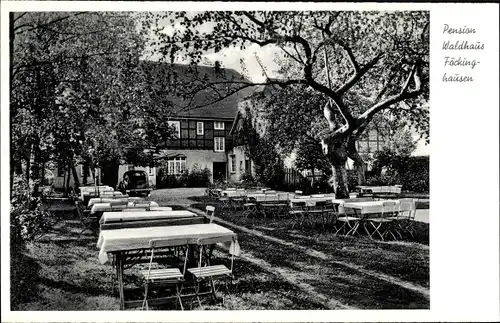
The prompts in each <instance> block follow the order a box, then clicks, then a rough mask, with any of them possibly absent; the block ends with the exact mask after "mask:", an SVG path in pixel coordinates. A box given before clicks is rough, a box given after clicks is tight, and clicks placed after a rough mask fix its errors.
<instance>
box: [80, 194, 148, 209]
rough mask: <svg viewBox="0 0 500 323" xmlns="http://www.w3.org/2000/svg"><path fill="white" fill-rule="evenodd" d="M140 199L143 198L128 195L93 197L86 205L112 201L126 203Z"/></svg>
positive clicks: (90, 205)
mask: <svg viewBox="0 0 500 323" xmlns="http://www.w3.org/2000/svg"><path fill="white" fill-rule="evenodd" d="M141 200H144V199H142V198H140V197H128V196H115V197H113V196H109V197H108V196H106V197H93V198H91V199H90V200H89V203H88V206H87V207H89V208H91V207H92V206H93V205H94V204H96V203H112V202H118V201H122V202H125V203H128V202H130V201H141Z"/></svg>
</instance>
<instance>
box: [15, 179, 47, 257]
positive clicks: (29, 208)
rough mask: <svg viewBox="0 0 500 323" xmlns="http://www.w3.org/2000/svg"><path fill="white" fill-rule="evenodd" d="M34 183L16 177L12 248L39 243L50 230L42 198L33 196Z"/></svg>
mask: <svg viewBox="0 0 500 323" xmlns="http://www.w3.org/2000/svg"><path fill="white" fill-rule="evenodd" d="M30 186H31V187H32V186H33V183H30V185H28V182H27V181H26V179H25V178H23V177H21V176H15V177H14V183H13V191H12V199H11V209H10V234H11V247H12V248H14V249H15V248H18V247H19V248H21V249H22V248H23V246H24V245H25V244H26V243H30V242H35V241H37V240H38V239H39V238H40V237H41V236H42V235H44V234H45V233H46V232H47V230H48V229H50V221H49V220H48V219H49V214H48V212H46V211H45V210H44V209H43V205H42V200H41V198H40V197H34V196H33V195H32V194H31V191H32V188H31V187H30Z"/></svg>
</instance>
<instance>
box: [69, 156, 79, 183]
mask: <svg viewBox="0 0 500 323" xmlns="http://www.w3.org/2000/svg"><path fill="white" fill-rule="evenodd" d="M69 165H70V170H71V172H72V173H73V180H74V183H73V186H74V187H75V190H76V189H77V188H78V187H80V179H79V178H78V172H77V171H76V167H75V162H74V161H73V159H71V161H70V164H69Z"/></svg>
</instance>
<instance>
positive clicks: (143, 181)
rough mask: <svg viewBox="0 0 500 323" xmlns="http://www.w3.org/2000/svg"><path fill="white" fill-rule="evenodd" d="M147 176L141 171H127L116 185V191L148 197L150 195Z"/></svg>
mask: <svg viewBox="0 0 500 323" xmlns="http://www.w3.org/2000/svg"><path fill="white" fill-rule="evenodd" d="M151 189H152V188H151V185H150V183H149V178H148V174H147V173H146V172H145V171H142V170H129V171H127V172H125V174H123V180H122V181H121V182H120V184H118V190H120V192H122V193H123V194H128V195H129V196H133V195H141V194H144V195H149V193H151Z"/></svg>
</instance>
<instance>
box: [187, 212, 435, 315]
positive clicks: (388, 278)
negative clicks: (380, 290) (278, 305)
mask: <svg viewBox="0 0 500 323" xmlns="http://www.w3.org/2000/svg"><path fill="white" fill-rule="evenodd" d="M187 209H188V210H190V211H192V212H194V213H198V214H204V212H202V211H200V210H198V209H194V208H191V207H188V208H187ZM214 220H215V221H217V222H219V223H221V224H224V225H226V226H228V227H231V228H234V229H236V230H239V231H242V232H245V233H248V234H253V235H255V236H258V237H259V238H262V239H265V240H268V241H271V242H274V243H278V244H281V245H283V246H286V247H289V248H293V249H295V250H297V251H300V252H303V253H305V254H306V255H308V256H310V257H314V258H317V259H320V260H323V261H329V262H330V263H332V264H335V265H339V266H343V267H346V268H348V269H351V270H355V271H358V272H360V273H362V274H364V275H367V276H370V277H373V278H376V279H379V280H382V281H385V282H388V283H390V284H394V285H397V286H399V287H402V288H405V289H408V290H411V291H413V292H417V293H419V294H421V295H422V296H424V297H425V298H427V299H430V292H429V290H428V289H427V288H425V287H422V286H419V285H416V284H413V283H410V282H406V281H404V280H401V279H399V278H397V277H394V276H390V275H387V274H383V273H380V272H376V271H373V270H369V269H365V268H363V267H362V266H359V265H355V264H352V263H347V262H344V261H337V260H335V259H332V258H331V257H329V256H328V255H326V254H325V253H323V252H321V251H318V250H314V249H311V248H308V247H304V246H300V245H297V244H294V243H291V242H287V241H285V240H282V239H279V238H275V237H271V236H269V235H266V234H264V233H262V232H260V231H257V230H254V229H248V228H246V227H242V226H239V225H236V224H234V223H232V222H228V221H225V220H223V219H221V218H218V217H215V218H214ZM251 259H252V256H251V255H250V258H249V260H250V261H252V260H251ZM257 260H258V261H257ZM253 261H256V262H255V263H256V264H258V263H259V262H260V261H262V264H263V266H266V267H263V268H266V269H267V268H273V269H274V270H277V271H282V272H279V273H280V274H281V275H282V276H284V277H285V278H287V279H288V280H289V281H291V282H293V283H294V284H295V285H300V284H301V283H300V282H299V281H298V280H296V278H295V277H294V276H293V275H292V276H289V275H285V274H290V273H287V272H286V271H285V270H284V269H283V268H276V267H272V266H269V267H267V266H268V264H266V263H265V262H264V261H263V260H260V259H256V258H253ZM310 287H311V288H312V286H310ZM309 292H310V293H314V291H313V290H309ZM325 297H326V296H325ZM337 308H338V307H337Z"/></svg>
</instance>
